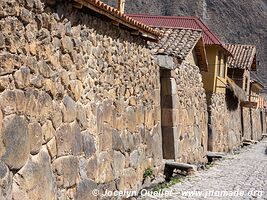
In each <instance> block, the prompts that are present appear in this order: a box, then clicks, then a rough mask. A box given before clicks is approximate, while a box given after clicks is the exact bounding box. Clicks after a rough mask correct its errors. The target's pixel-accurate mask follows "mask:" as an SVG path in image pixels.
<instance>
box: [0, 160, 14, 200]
mask: <svg viewBox="0 0 267 200" xmlns="http://www.w3.org/2000/svg"><path fill="white" fill-rule="evenodd" d="M11 191H12V173H11V172H10V171H9V169H8V167H7V166H6V165H5V163H4V162H2V161H1V160H0V199H11Z"/></svg>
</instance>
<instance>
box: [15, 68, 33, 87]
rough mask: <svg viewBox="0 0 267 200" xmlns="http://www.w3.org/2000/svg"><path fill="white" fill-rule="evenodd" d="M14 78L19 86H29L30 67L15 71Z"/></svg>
mask: <svg viewBox="0 0 267 200" xmlns="http://www.w3.org/2000/svg"><path fill="white" fill-rule="evenodd" d="M14 79H15V82H16V84H17V86H18V87H19V88H25V87H28V86H29V84H30V69H29V68H28V67H21V68H20V70H18V71H16V72H15V74H14Z"/></svg>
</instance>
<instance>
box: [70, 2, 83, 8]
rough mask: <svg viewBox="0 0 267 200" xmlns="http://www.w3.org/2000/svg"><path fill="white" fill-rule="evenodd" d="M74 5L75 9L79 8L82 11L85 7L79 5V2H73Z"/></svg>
mask: <svg viewBox="0 0 267 200" xmlns="http://www.w3.org/2000/svg"><path fill="white" fill-rule="evenodd" d="M72 5H73V7H74V8H78V9H82V8H83V5H82V4H80V3H78V2H73V3H72Z"/></svg>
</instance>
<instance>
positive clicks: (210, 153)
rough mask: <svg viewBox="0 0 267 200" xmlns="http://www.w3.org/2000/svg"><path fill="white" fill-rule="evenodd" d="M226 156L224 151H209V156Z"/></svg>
mask: <svg viewBox="0 0 267 200" xmlns="http://www.w3.org/2000/svg"><path fill="white" fill-rule="evenodd" d="M224 156H225V153H223V152H213V151H208V153H207V157H208V158H223V157H224Z"/></svg>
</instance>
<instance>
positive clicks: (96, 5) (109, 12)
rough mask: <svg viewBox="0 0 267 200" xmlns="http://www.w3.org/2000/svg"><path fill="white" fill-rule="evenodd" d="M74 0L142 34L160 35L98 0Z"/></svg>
mask: <svg viewBox="0 0 267 200" xmlns="http://www.w3.org/2000/svg"><path fill="white" fill-rule="evenodd" d="M74 2H76V3H78V4H80V5H82V6H85V7H88V8H89V9H92V10H94V11H95V12H97V13H99V14H101V15H104V16H106V17H108V18H111V19H112V20H115V21H116V22H118V23H121V24H123V25H124V26H126V27H129V28H132V29H135V30H139V31H141V32H142V33H143V36H147V35H152V36H154V37H157V36H160V35H161V34H160V33H159V32H158V31H156V30H155V29H153V28H152V27H150V26H148V25H145V24H143V23H142V22H139V21H137V20H135V19H133V18H131V17H129V16H127V15H125V14H124V13H122V12H120V11H119V10H118V9H116V8H114V7H112V6H109V5H107V4H105V3H103V2H102V1H99V0H74Z"/></svg>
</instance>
